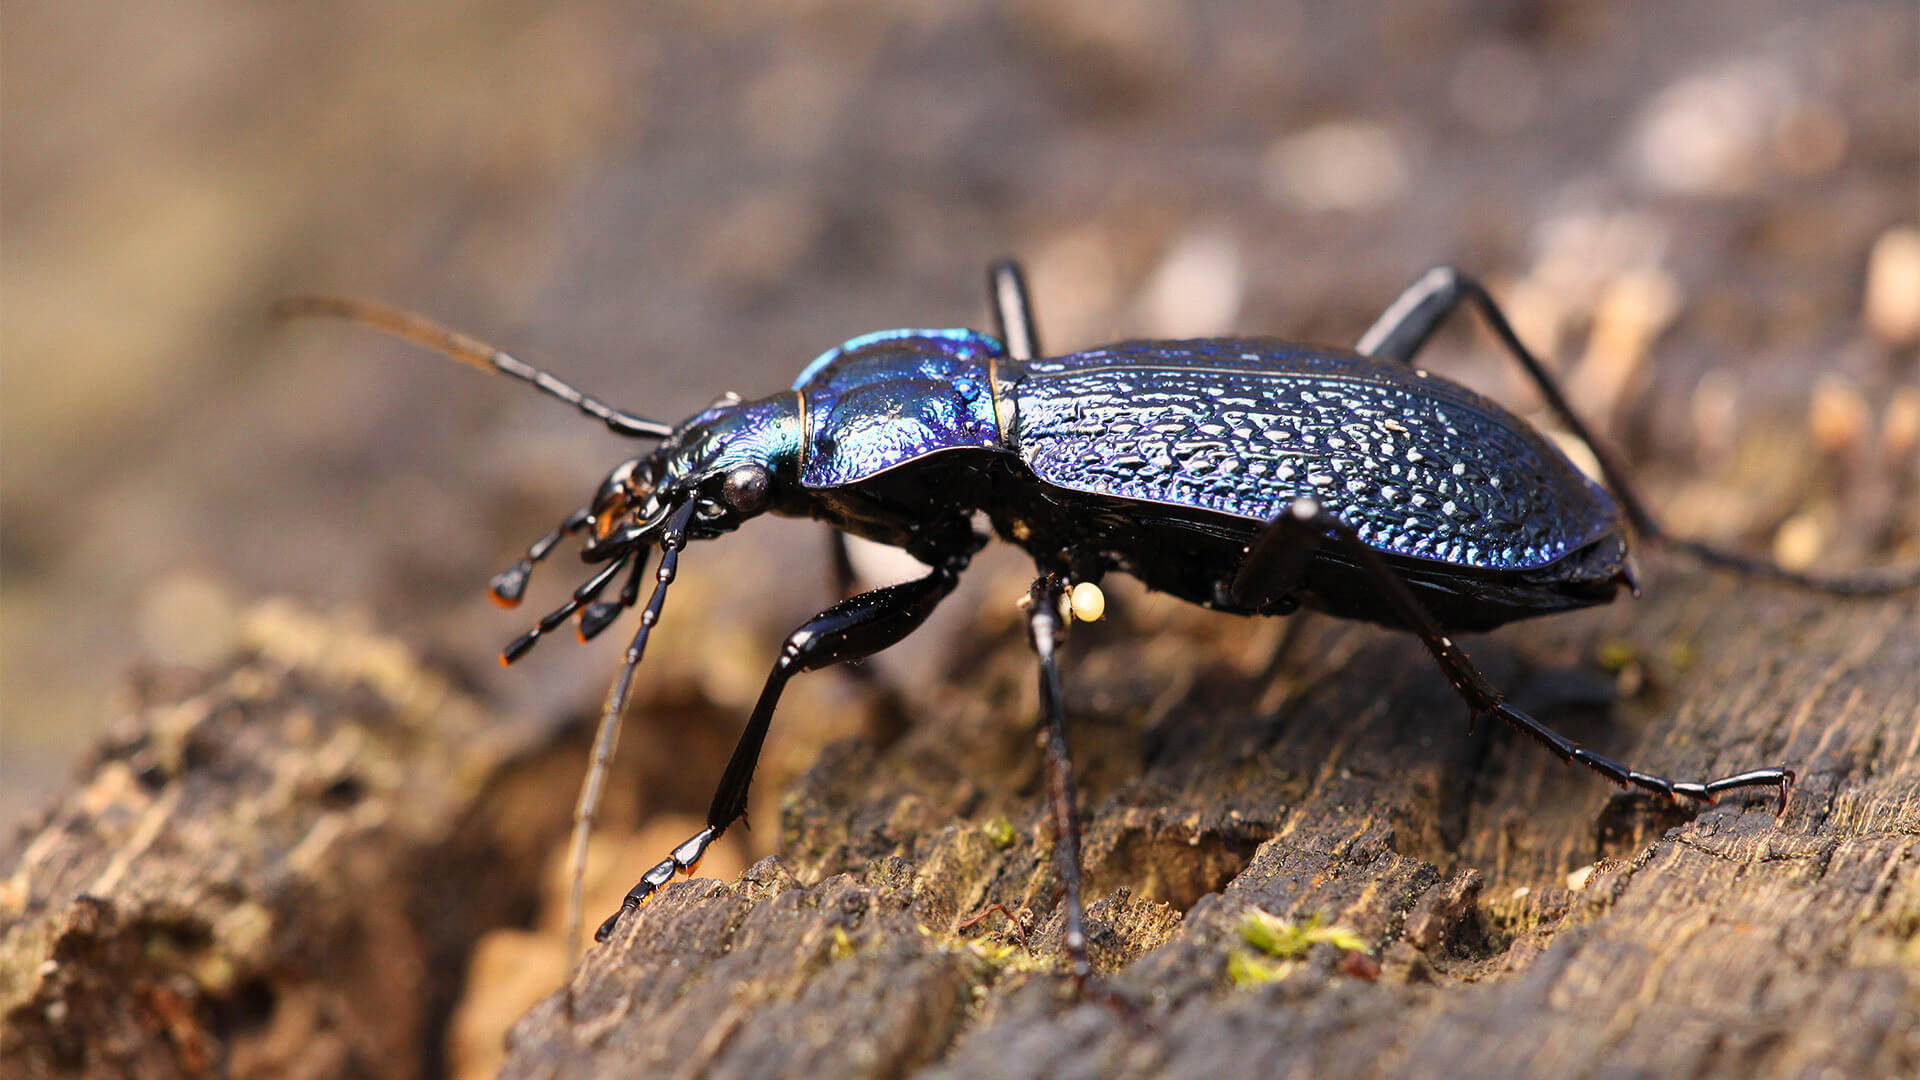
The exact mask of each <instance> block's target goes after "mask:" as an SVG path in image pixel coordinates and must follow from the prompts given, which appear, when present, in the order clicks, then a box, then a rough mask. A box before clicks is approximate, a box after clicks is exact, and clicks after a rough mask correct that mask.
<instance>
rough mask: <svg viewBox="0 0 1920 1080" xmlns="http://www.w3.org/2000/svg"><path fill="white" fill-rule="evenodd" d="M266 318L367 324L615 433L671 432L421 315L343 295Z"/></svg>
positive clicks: (301, 302) (277, 309)
mask: <svg viewBox="0 0 1920 1080" xmlns="http://www.w3.org/2000/svg"><path fill="white" fill-rule="evenodd" d="M272 314H273V317H274V318H275V319H294V318H300V317H302V316H322V317H327V318H335V319H345V320H347V321H348V322H355V323H359V324H360V325H362V326H370V327H372V328H374V329H375V330H380V331H383V332H385V333H387V334H391V335H393V336H394V337H397V338H400V339H401V340H403V341H410V342H412V343H413V344H415V345H419V346H421V347H422V348H427V349H432V350H433V351H435V352H437V353H440V354H442V355H444V356H449V357H452V358H453V359H455V360H458V361H460V362H461V363H463V364H468V365H470V366H472V367H477V368H479V369H480V370H482V371H497V372H499V373H501V374H502V375H511V376H512V377H514V378H516V379H519V380H520V381H521V382H524V383H529V384H531V385H532V386H533V387H534V388H536V389H538V390H541V391H543V392H544V393H547V394H551V395H553V396H554V397H557V398H559V399H560V400H561V401H564V402H566V403H567V404H569V405H572V406H573V407H574V408H576V409H579V410H580V411H581V412H583V413H586V414H587V415H588V416H591V417H593V418H594V419H596V420H600V421H602V422H604V423H605V424H606V425H607V427H608V428H609V429H611V430H612V431H613V433H614V434H616V435H626V436H630V437H632V438H637V439H664V438H666V437H667V436H668V435H671V434H673V426H672V425H671V424H663V423H661V422H660V421H658V420H648V419H646V418H645V417H642V416H635V415H634V414H633V413H630V412H626V411H625V410H622V409H616V408H614V407H613V406H611V405H608V404H607V403H605V402H603V401H601V400H600V399H598V398H595V397H593V396H591V395H589V394H584V393H581V392H580V391H579V390H576V389H574V388H573V387H572V386H570V385H568V384H567V383H566V382H563V381H562V380H561V379H560V378H558V377H557V376H554V375H551V374H549V373H547V372H545V371H542V370H540V369H539V368H537V367H534V366H533V365H532V364H528V363H526V362H524V361H521V360H517V359H515V358H513V357H512V356H510V355H508V354H507V353H505V352H503V351H501V350H499V349H496V348H494V347H493V346H492V345H489V344H487V343H486V342H484V341H481V340H479V339H477V338H471V337H468V336H467V335H465V334H463V333H461V332H460V331H458V330H452V329H449V328H447V327H445V326H442V325H441V324H440V323H437V322H435V321H433V320H432V319H429V318H427V317H426V316H425V315H417V314H415V313H413V312H411V311H402V310H400V309H399V308H394V307H388V306H387V305H385V304H378V303H375V302H373V301H371V300H355V299H352V298H349V297H344V296H288V297H283V298H281V299H280V300H277V301H275V302H274V305H273V308H272Z"/></svg>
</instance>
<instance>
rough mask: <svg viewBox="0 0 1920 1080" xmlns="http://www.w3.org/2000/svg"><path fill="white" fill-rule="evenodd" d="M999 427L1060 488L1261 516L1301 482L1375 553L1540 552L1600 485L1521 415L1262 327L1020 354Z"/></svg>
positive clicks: (1485, 562)
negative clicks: (1007, 428) (1265, 333)
mask: <svg viewBox="0 0 1920 1080" xmlns="http://www.w3.org/2000/svg"><path fill="white" fill-rule="evenodd" d="M1012 393H1013V396H1014V405H1015V409H1014V411H1015V417H1016V419H1015V424H1014V429H1015V430H1014V432H1013V435H1012V437H1013V442H1014V444H1015V446H1016V448H1017V449H1018V450H1019V452H1020V454H1021V456H1022V457H1023V458H1024V459H1025V460H1026V462H1027V464H1028V465H1029V466H1030V467H1031V468H1032V469H1033V471H1034V473H1035V474H1036V475H1037V476H1039V477H1040V479H1042V480H1044V481H1046V482H1047V483H1050V484H1054V485H1057V486H1059V487H1063V488H1068V489H1071V490H1074V491H1083V492H1089V493H1093V494H1100V495H1110V496H1116V497H1120V498H1126V499H1137V500H1140V501H1143V502H1152V503H1160V504H1165V505H1170V506H1178V507H1189V508H1193V509H1200V510H1209V511H1213V512H1216V513H1221V514H1228V515H1232V516H1235V517H1241V518H1247V519H1250V520H1254V521H1266V520H1270V519H1271V518H1273V517H1274V516H1275V515H1277V514H1278V513H1279V512H1280V511H1281V510H1282V509H1283V508H1285V507H1286V506H1287V505H1288V504H1289V503H1291V502H1292V501H1293V500H1295V499H1298V498H1302V497H1310V498H1313V499H1316V500H1318V501H1319V502H1320V504H1321V505H1323V506H1325V507H1327V508H1329V509H1330V510H1332V511H1333V512H1335V513H1337V514H1339V515H1340V517H1341V518H1342V519H1343V520H1344V521H1346V522H1347V524H1349V525H1351V526H1352V527H1353V528H1354V529H1355V531H1357V532H1358V533H1359V535H1360V536H1361V538H1362V539H1364V540H1365V541H1366V542H1367V543H1368V544H1370V545H1372V546H1374V547H1376V548H1379V549H1381V550H1383V551H1389V552H1393V553H1395V554H1399V555H1406V556H1410V557H1413V558H1421V559H1431V560H1435V561H1439V562H1445V563H1450V564H1454V565H1459V566H1469V567H1475V568H1479V569H1497V570H1524V569H1529V568H1533V567H1539V566H1544V565H1546V564H1548V563H1551V562H1553V561H1555V560H1556V559H1559V558H1561V557H1562V556H1565V555H1566V554H1568V553H1569V552H1572V551H1576V550H1578V549H1580V548H1582V547H1584V546H1586V545H1589V544H1591V543H1593V542H1594V541H1596V540H1598V539H1600V538H1601V537H1603V536H1605V535H1606V534H1607V533H1608V532H1610V531H1612V530H1613V529H1614V527H1615V524H1614V523H1615V520H1616V515H1615V513H1614V510H1613V504H1612V500H1611V499H1610V498H1609V497H1608V496H1607V494H1606V492H1605V491H1603V490H1601V489H1600V487H1599V486H1598V485H1596V484H1594V483H1593V482H1592V481H1590V480H1588V479H1587V478H1586V477H1585V476H1583V475H1581V473H1580V472H1579V471H1578V470H1577V469H1575V468H1574V467H1573V465H1572V463H1571V462H1569V461H1568V460H1567V459H1566V456H1565V455H1564V454H1562V453H1560V451H1559V450H1558V449H1556V448H1555V447H1554V446H1553V445H1552V444H1551V443H1549V442H1548V441H1547V440H1546V439H1545V438H1544V437H1542V436H1541V435H1540V434H1539V433H1538V432H1536V431H1535V430H1534V429H1533V428H1532V427H1531V426H1529V425H1528V424H1527V423H1526V422H1525V421H1523V420H1521V419H1519V418H1518V417H1516V416H1514V415H1513V414H1511V413H1509V412H1507V411H1506V410H1505V409H1502V408H1501V407H1500V406H1498V405H1496V404H1494V403H1493V402H1491V401H1489V400H1487V399H1485V398H1483V397H1481V396H1479V395H1478V394H1475V393H1473V392H1472V391H1470V390H1468V389H1466V388H1464V387H1462V386H1459V385H1458V384H1455V383H1452V382H1449V381H1447V380H1445V379H1442V378H1439V377H1438V376H1433V375H1428V374H1425V373H1422V372H1417V371H1414V370H1412V369H1410V368H1407V367H1404V366H1402V365H1400V364H1397V363H1393V362H1390V361H1384V360H1376V359H1373V358H1371V357H1365V356H1360V355H1357V354H1354V353H1348V352H1343V351H1340V350H1336V349H1321V348H1314V347H1311V346H1303V345H1295V344H1291V343H1288V342H1282V341H1278V340H1273V339H1266V338H1243V339H1207V340H1202V341H1137V342H1123V343H1121V344H1118V345H1112V346H1108V347H1105V348H1101V349H1096V350H1092V351H1089V352H1084V353H1076V354H1073V355H1070V356H1063V357H1056V358H1051V359H1047V360H1039V361H1034V362H1031V363H1029V364H1026V365H1023V366H1022V368H1021V371H1020V376H1019V378H1018V379H1017V381H1016V383H1015V386H1014V387H1013V390H1012Z"/></svg>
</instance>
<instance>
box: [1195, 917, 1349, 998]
mask: <svg viewBox="0 0 1920 1080" xmlns="http://www.w3.org/2000/svg"><path fill="white" fill-rule="evenodd" d="M1240 939H1241V940H1242V941H1243V942H1245V943H1246V944H1247V945H1248V946H1250V948H1247V949H1236V950H1234V952H1233V954H1232V955H1231V956H1229V957H1227V979H1228V981H1230V982H1232V983H1233V985H1234V986H1236V987H1241V988H1247V987H1255V986H1264V985H1266V984H1267V983H1273V982H1279V981H1280V980H1282V979H1284V978H1286V977H1287V976H1289V975H1292V974H1293V973H1294V972H1295V971H1297V970H1299V968H1300V964H1301V962H1302V958H1304V957H1305V956H1306V954H1307V950H1309V949H1311V948H1313V947H1314V946H1315V945H1331V946H1333V947H1334V948H1336V949H1339V950H1341V951H1342V952H1357V953H1371V952H1372V951H1373V950H1372V949H1370V948H1369V947H1368V946H1367V943H1366V941H1365V940H1364V939H1363V938H1361V937H1360V935H1359V934H1358V933H1357V932H1355V931H1354V930H1352V929H1350V928H1348V927H1345V926H1337V925H1335V926H1329V925H1327V923H1326V920H1325V919H1324V918H1322V917H1321V916H1319V915H1314V916H1313V917H1312V918H1310V919H1308V920H1307V921H1306V922H1303V923H1296V922H1294V921H1292V920H1291V919H1283V918H1281V917H1279V916H1278V915H1269V914H1267V913H1266V912H1264V911H1249V912H1247V913H1246V915H1245V917H1243V918H1242V919H1241V920H1240Z"/></svg>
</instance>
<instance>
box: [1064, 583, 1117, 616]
mask: <svg viewBox="0 0 1920 1080" xmlns="http://www.w3.org/2000/svg"><path fill="white" fill-rule="evenodd" d="M1067 602H1068V604H1069V605H1070V606H1071V607H1072V608H1073V617H1074V618H1076V619H1079V620H1080V621H1081V622H1099V621H1100V619H1101V618H1102V617H1103V616H1105V615H1106V613H1107V594H1106V593H1103V592H1101V591H1100V586H1098V585H1095V584H1094V583H1093V582H1091V581H1083V582H1081V583H1080V584H1078V585H1075V586H1074V587H1073V591H1072V592H1070V593H1068V594H1067Z"/></svg>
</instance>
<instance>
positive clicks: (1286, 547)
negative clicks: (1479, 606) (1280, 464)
mask: <svg viewBox="0 0 1920 1080" xmlns="http://www.w3.org/2000/svg"><path fill="white" fill-rule="evenodd" d="M1332 542H1338V543H1339V544H1340V547H1341V551H1342V552H1343V553H1344V554H1346V555H1348V556H1350V557H1352V558H1353V559H1354V561H1355V562H1357V563H1358V564H1359V566H1360V569H1361V570H1362V571H1363V572H1364V573H1365V574H1366V575H1367V576H1368V577H1369V578H1371V579H1372V580H1373V582H1374V584H1375V586H1376V587H1378V588H1379V590H1380V593H1381V596H1382V598H1383V599H1384V600H1385V601H1386V603H1387V606H1388V607H1389V608H1390V609H1391V610H1392V611H1393V612H1394V614H1395V615H1396V617H1397V619H1398V621H1399V623H1400V625H1401V627H1402V628H1403V629H1405V630H1407V631H1409V632H1411V633H1412V634H1413V635H1414V636H1416V637H1418V638H1419V639H1420V641H1421V644H1423V645H1425V646H1426V647H1427V651H1428V652H1429V653H1431V654H1433V658H1434V660H1435V661H1436V662H1437V663H1438V664H1439V665H1440V670H1441V671H1442V672H1444V673H1445V674H1446V676H1447V681H1448V682H1450V683H1452V684H1453V689H1454V691H1455V692H1456V693H1458V694H1459V695H1460V697H1461V698H1462V699H1463V700H1465V701H1466V703H1467V707H1468V708H1469V709H1471V710H1473V713H1474V715H1475V716H1483V715H1489V714H1491V715H1493V716H1498V717H1499V718H1500V719H1501V720H1504V721H1506V722H1507V723H1508V724H1510V725H1512V726H1513V727H1514V728H1515V729H1517V730H1519V731H1520V732H1521V733H1523V734H1525V735H1527V736H1528V737H1529V738H1532V739H1534V740H1536V741H1538V742H1539V743H1541V744H1542V745H1544V746H1545V747H1546V748H1547V749H1548V750H1550V751H1552V752H1553V753H1554V755H1555V756H1557V757H1559V758H1560V760H1562V761H1565V762H1578V763H1580V764H1582V765H1585V766H1586V767H1587V768H1589V769H1592V770H1593V771H1595V772H1597V773H1599V774H1600V775H1602V776H1604V777H1606V778H1607V779H1608V780H1611V781H1613V782H1614V783H1616V784H1619V785H1620V786H1622V787H1637V788H1640V789H1642V790H1644V791H1650V792H1653V793H1654V794H1656V795H1665V796H1668V797H1669V798H1671V797H1674V796H1686V797H1687V798H1690V799H1694V800H1696V801H1699V802H1711V801H1713V798H1714V796H1716V795H1718V794H1720V793H1721V792H1725V791H1733V790H1737V789H1741V788H1763V787H1765V788H1774V789H1776V790H1777V791H1779V792H1780V795H1781V805H1782V807H1783V808H1784V806H1785V799H1786V792H1787V790H1788V788H1790V787H1791V786H1792V784H1793V773H1792V772H1791V771H1790V770H1788V769H1785V768H1781V767H1777V766H1776V767H1766V768H1758V769H1748V770H1745V771H1743V772H1738V773H1734V774H1732V775H1730V776H1723V777H1719V778H1717V779H1713V780H1669V779H1667V778H1666V777H1663V776H1657V775H1655V774H1653V773H1646V772H1641V771H1640V770H1638V769H1635V768H1632V767H1630V766H1627V765H1622V764H1620V763H1619V762H1617V761H1614V760H1613V759H1612V758H1609V757H1605V756H1603V755H1600V754H1596V753H1594V752H1593V751H1591V750H1588V749H1587V748H1586V747H1583V746H1581V745H1580V744H1579V743H1576V742H1574V741H1573V740H1572V739H1569V738H1567V737H1566V736H1564V735H1561V734H1560V733H1559V732H1556V731H1554V730H1553V729H1552V728H1550V727H1548V726H1547V725H1545V724H1543V723H1541V722H1540V721H1538V720H1536V719H1534V718H1533V717H1531V716H1528V715H1527V714H1526V713H1524V712H1522V711H1520V710H1519V709H1516V708H1514V707H1513V706H1512V705H1509V704H1508V703H1507V702H1506V699H1505V697H1506V696H1505V695H1504V694H1502V693H1501V692H1500V690H1499V689H1498V688H1496V687H1495V686H1494V685H1493V683H1492V682H1490V681H1489V680H1488V679H1487V677H1486V676H1485V675H1483V674H1481V672H1480V669H1479V668H1478V667H1477V666H1475V665H1474V663H1473V661H1472V660H1471V659H1469V658H1468V656H1467V654H1466V651H1465V650H1463V649H1461V648H1460V646H1459V645H1457V644H1455V643H1454V641H1453V638H1452V637H1451V636H1449V635H1448V633H1447V632H1446V630H1445V629H1443V628H1442V627H1441V626H1440V624H1439V623H1438V622H1437V621H1435V619H1434V617H1433V616H1432V615H1431V614H1429V613H1428V612H1427V609H1426V607H1425V605H1423V604H1421V603H1420V600H1419V598H1418V597H1416V596H1415V595H1414V594H1413V590H1412V588H1411V587H1409V586H1408V585H1407V583H1406V581H1405V579H1403V578H1402V577H1401V576H1400V575H1399V574H1398V573H1397V572H1395V571H1394V569H1393V568H1392V567H1391V566H1389V565H1387V562H1386V560H1385V559H1384V558H1382V557H1381V556H1380V554H1379V553H1378V552H1376V551H1375V550H1374V549H1373V548H1372V547H1370V546H1368V545H1367V544H1366V543H1365V542H1364V541H1362V540H1361V539H1360V537H1359V536H1358V535H1357V534H1356V533H1355V532H1354V531H1353V529H1352V527H1350V526H1349V525H1347V523H1346V522H1344V521H1342V520H1340V518H1339V516H1338V515H1336V514H1334V513H1333V512H1331V511H1329V510H1327V509H1326V508H1324V507H1322V506H1321V505H1320V504H1319V503H1317V502H1315V501H1314V500H1312V499H1300V500H1297V501H1296V502H1294V503H1293V504H1292V505H1291V506H1289V507H1288V508H1287V509H1286V510H1283V511H1281V513H1280V516H1279V517H1277V518H1275V519H1274V520H1273V521H1272V522H1271V523H1269V524H1268V525H1267V527H1266V529H1265V530H1264V531H1263V532H1262V533H1261V534H1260V536H1259V537H1258V538H1257V539H1256V540H1255V541H1254V543H1253V545H1252V546H1251V547H1250V548H1249V554H1248V556H1247V558H1246V560H1245V561H1244V562H1243V563H1242V565H1241V567H1240V569H1239V572H1238V573H1237V574H1236V575H1235V577H1234V581H1233V584H1232V586H1230V591H1231V593H1232V595H1234V597H1235V598H1236V599H1237V600H1239V601H1241V602H1243V603H1246V604H1249V605H1254V604H1261V603H1264V602H1267V601H1269V600H1271V599H1272V598H1273V590H1274V589H1275V588H1277V587H1279V586H1280V583H1281V578H1282V577H1283V576H1284V575H1285V574H1286V572H1287V570H1288V568H1290V567H1294V568H1297V567H1301V566H1304V565H1305V564H1306V560H1307V558H1308V557H1309V556H1311V555H1312V553H1313V552H1314V551H1315V550H1316V549H1317V548H1319V547H1320V546H1322V545H1324V544H1327V543H1332ZM1295 572H1296V573H1297V570H1296V571H1295Z"/></svg>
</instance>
